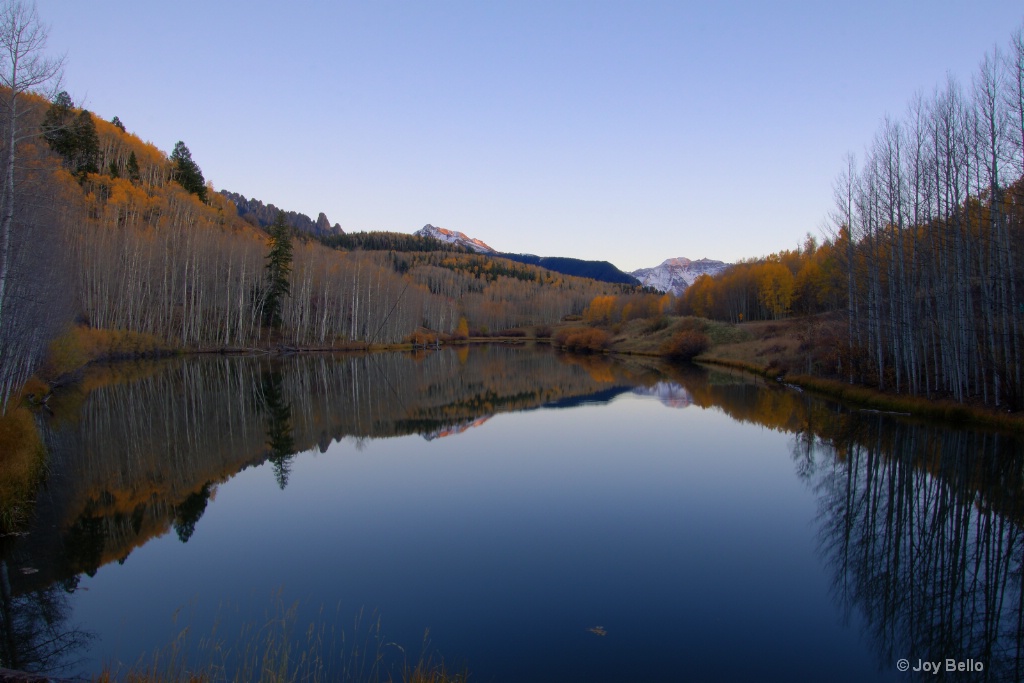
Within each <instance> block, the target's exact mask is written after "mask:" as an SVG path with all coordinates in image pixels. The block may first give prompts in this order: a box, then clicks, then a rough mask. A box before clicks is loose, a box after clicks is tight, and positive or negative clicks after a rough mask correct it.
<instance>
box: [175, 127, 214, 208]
mask: <svg viewBox="0 0 1024 683" xmlns="http://www.w3.org/2000/svg"><path fill="white" fill-rule="evenodd" d="M171 163H172V164H174V179H175V180H176V181H178V183H179V184H180V185H181V186H182V187H184V188H185V189H186V190H188V191H189V192H191V193H192V194H194V195H196V196H197V197H199V199H200V201H202V202H203V203H205V202H206V180H205V179H204V178H203V172H202V170H201V169H200V168H199V165H198V164H197V163H196V162H194V161H192V152H190V151H189V149H188V147H186V146H185V143H184V142H182V141H181V140H178V142H177V143H175V145H174V151H173V152H171Z"/></svg>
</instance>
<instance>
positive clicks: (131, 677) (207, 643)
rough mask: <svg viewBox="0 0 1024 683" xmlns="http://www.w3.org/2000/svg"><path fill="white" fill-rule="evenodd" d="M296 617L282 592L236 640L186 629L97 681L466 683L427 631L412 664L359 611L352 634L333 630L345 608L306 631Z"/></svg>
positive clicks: (112, 668)
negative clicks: (439, 657) (435, 651)
mask: <svg viewBox="0 0 1024 683" xmlns="http://www.w3.org/2000/svg"><path fill="white" fill-rule="evenodd" d="M297 613H298V604H297V603H293V604H291V605H290V606H286V605H285V604H284V602H283V601H282V598H281V594H280V593H277V594H275V596H274V599H273V606H272V608H271V613H269V614H268V615H267V616H266V617H265V620H264V621H262V622H251V623H249V624H247V625H245V626H243V627H242V628H241V630H240V632H239V635H238V637H237V638H236V639H235V641H234V642H233V643H228V642H226V641H225V640H224V639H223V637H222V635H221V634H220V633H219V632H218V627H217V626H216V625H215V626H214V629H213V632H212V633H211V634H210V635H208V636H205V637H202V638H199V639H198V640H197V639H196V636H195V634H194V633H192V630H191V629H190V628H185V629H183V630H182V631H180V632H179V634H178V636H177V637H176V638H175V639H174V641H173V642H171V643H170V644H169V645H167V646H166V647H164V648H162V649H160V650H159V651H157V652H155V653H152V654H151V655H146V656H143V657H141V658H140V659H139V661H138V662H136V663H135V664H134V665H132V666H128V667H125V666H113V665H108V666H106V667H105V668H104V671H103V672H102V673H101V674H100V675H99V676H98V677H97V678H96V679H94V680H95V683H114V682H115V681H122V682H124V683H248V682H254V683H290V682H291V681H308V682H311V683H321V682H323V683H327V682H333V681H346V682H348V683H465V681H466V680H467V679H468V678H469V675H468V673H466V672H458V673H455V672H451V671H449V670H448V668H447V667H446V666H445V664H444V662H443V661H436V660H435V659H434V658H433V656H432V655H431V653H430V643H429V639H428V637H427V635H428V634H426V633H425V634H424V637H423V643H422V646H421V648H422V649H421V653H420V655H419V657H418V659H417V660H416V661H415V663H410V662H409V661H408V659H407V658H406V655H405V650H403V649H402V648H401V647H400V646H398V645H397V644H396V643H392V642H389V641H388V640H386V639H385V637H384V635H383V633H382V629H381V622H380V618H379V617H375V616H373V617H370V618H369V619H368V620H364V618H363V616H364V615H363V614H362V613H361V612H360V613H359V614H357V615H356V617H355V620H354V622H353V625H352V629H351V630H350V631H349V632H348V633H346V632H345V631H343V630H341V629H339V628H337V627H335V626H334V624H336V623H338V622H339V621H340V620H341V615H340V610H338V611H336V612H335V613H334V614H326V613H325V610H323V609H321V610H320V611H319V613H318V615H317V617H316V619H315V620H314V621H313V622H311V623H310V624H308V625H307V626H306V627H305V628H299V626H300V625H299V623H298V617H297ZM176 619H177V617H176Z"/></svg>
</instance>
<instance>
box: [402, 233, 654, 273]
mask: <svg viewBox="0 0 1024 683" xmlns="http://www.w3.org/2000/svg"><path fill="white" fill-rule="evenodd" d="M413 234H414V235H417V236H419V237H433V238H434V239H437V240H441V241H442V242H447V243H449V244H455V245H458V246H461V247H466V248H468V249H471V250H473V251H475V252H476V253H478V254H487V255H490V256H499V257H501V258H506V259H508V260H510V261H516V262H517V263H525V264H527V265H531V266H539V267H541V268H546V269H547V270H551V271H554V272H556V273H561V274H562V275H575V276H576V277H587V278H590V279H591V280H599V281H601V282H615V283H621V284H626V285H635V284H639V283H638V281H637V279H636V278H634V277H633V276H632V275H629V274H628V273H623V272H622V271H621V270H619V269H618V268H616V267H615V266H614V265H612V264H611V263H608V262H607V261H584V260H583V259H578V258H569V257H565V256H534V255H533V254H509V253H506V252H499V251H495V250H494V249H493V248H492V247H490V246H489V245H487V244H486V243H485V242H483V241H482V240H478V239H475V238H473V237H470V236H468V235H467V234H466V233H464V232H457V231H455V230H446V229H445V228H438V227H435V226H433V225H430V224H429V223H427V224H426V225H424V226H423V227H422V228H420V229H419V230H417V231H416V232H415V233H413Z"/></svg>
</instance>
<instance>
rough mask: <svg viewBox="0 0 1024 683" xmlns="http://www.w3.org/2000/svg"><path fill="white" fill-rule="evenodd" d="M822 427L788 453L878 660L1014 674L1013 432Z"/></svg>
mask: <svg viewBox="0 0 1024 683" xmlns="http://www.w3.org/2000/svg"><path fill="white" fill-rule="evenodd" d="M833 426H834V425H833ZM830 431H832V432H833V433H832V434H830V435H826V436H824V438H823V437H822V436H821V435H819V436H814V435H812V434H810V433H806V432H805V433H804V434H800V435H798V436H797V437H796V438H795V441H794V457H795V459H796V462H797V469H798V472H799V473H800V474H801V475H802V476H805V477H806V478H807V479H808V481H810V482H811V483H812V485H813V486H814V488H815V490H816V491H817V492H818V495H819V505H820V542H821V546H820V547H821V551H822V554H823V555H824V557H825V559H826V561H827V562H828V563H829V565H830V567H831V569H832V571H833V591H834V594H835V596H836V597H837V599H838V600H839V602H840V604H841V605H842V606H843V608H844V609H845V610H850V609H853V608H857V609H858V610H859V611H860V612H861V613H862V614H863V615H864V617H865V619H866V621H867V623H868V625H869V628H870V632H871V634H872V636H873V638H874V640H875V642H876V646H877V650H878V655H879V658H880V662H881V663H882V665H883V666H892V664H893V663H894V662H895V661H896V660H897V659H898V658H900V657H906V658H908V659H910V660H911V661H916V660H917V659H918V658H920V659H924V660H926V661H939V660H942V661H944V660H945V659H947V658H954V659H957V660H959V661H965V660H968V659H974V660H976V661H980V662H982V663H983V664H984V666H985V670H984V675H983V676H981V675H978V674H976V675H975V676H976V678H975V680H978V679H983V680H999V681H1002V680H1006V681H1017V680H1021V677H1022V675H1024V671H1022V668H1024V666H1022V665H1024V660H1022V655H1024V652H1022V646H1024V637H1022V634H1024V629H1022V618H1024V611H1022V606H1024V605H1022V596H1024V593H1022V590H1021V580H1022V572H1021V570H1022V559H1024V556H1022V542H1024V538H1022V534H1021V527H1020V522H1021V519H1022V515H1021V512H1022V507H1021V502H1022V501H1021V493H1022V471H1024V469H1022V465H1024V448H1022V444H1021V443H1020V441H1018V440H1016V439H1013V438H1009V437H1006V436H1001V435H998V434H984V433H971V432H960V431H950V430H946V429H941V428H938V427H933V426H923V425H915V424H906V423H899V422H895V421H893V420H890V419H885V418H882V417H879V416H873V417H870V418H865V417H859V418H854V417H849V418H847V419H846V420H843V421H842V422H841V423H840V428H839V429H831V430H830Z"/></svg>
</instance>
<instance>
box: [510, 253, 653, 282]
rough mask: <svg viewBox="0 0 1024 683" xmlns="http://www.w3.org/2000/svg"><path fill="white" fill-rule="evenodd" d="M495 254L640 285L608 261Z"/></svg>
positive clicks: (512, 259)
mask: <svg viewBox="0 0 1024 683" xmlns="http://www.w3.org/2000/svg"><path fill="white" fill-rule="evenodd" d="M495 256H500V257H502V258H507V259H508V260H510V261H517V262H519V263H526V264H529V265H531V266H540V267H541V268H547V269H548V270H553V271H555V272H556V273H562V274H563V275H575V276H577V277H589V278H590V279H591V280H600V281H601V282H613V283H619V284H624V285H638V284H640V281H639V280H638V279H637V278H635V277H633V276H632V275H630V274H629V273H624V272H622V271H621V270H619V269H618V268H616V267H615V265H613V264H612V263H609V262H608V261H585V260H583V259H578V258H570V257H568V256H534V255H533V254H508V253H499V254H495Z"/></svg>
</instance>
